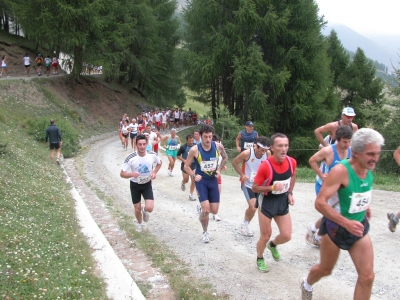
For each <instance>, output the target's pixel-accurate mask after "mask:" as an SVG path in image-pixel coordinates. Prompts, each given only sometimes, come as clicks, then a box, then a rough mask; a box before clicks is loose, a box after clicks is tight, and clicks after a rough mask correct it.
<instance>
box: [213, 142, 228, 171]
mask: <svg viewBox="0 0 400 300" xmlns="http://www.w3.org/2000/svg"><path fill="white" fill-rule="evenodd" d="M216 144H217V148H218V152H219V155H221V157H222V161H221V164H220V166H219V168H218V170H217V171H221V170H222V169H223V168H224V167H225V166H226V163H227V162H228V154H226V151H225V148H224V146H223V145H222V144H221V143H216Z"/></svg>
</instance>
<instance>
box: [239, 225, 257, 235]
mask: <svg viewBox="0 0 400 300" xmlns="http://www.w3.org/2000/svg"><path fill="white" fill-rule="evenodd" d="M240 234H241V235H244V236H253V235H254V234H253V233H252V232H251V231H250V230H249V226H248V225H247V224H246V225H245V224H242V225H240Z"/></svg>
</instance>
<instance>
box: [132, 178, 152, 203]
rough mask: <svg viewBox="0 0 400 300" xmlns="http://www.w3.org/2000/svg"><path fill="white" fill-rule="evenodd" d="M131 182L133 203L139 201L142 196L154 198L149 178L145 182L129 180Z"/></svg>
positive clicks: (148, 198) (145, 198)
mask: <svg viewBox="0 0 400 300" xmlns="http://www.w3.org/2000/svg"><path fill="white" fill-rule="evenodd" d="M130 183H131V186H130V188H131V198H132V202H133V204H138V203H140V200H141V199H142V196H143V198H144V200H154V196H153V187H152V186H151V180H150V181H149V182H147V183H145V184H138V183H136V182H133V181H131V180H130Z"/></svg>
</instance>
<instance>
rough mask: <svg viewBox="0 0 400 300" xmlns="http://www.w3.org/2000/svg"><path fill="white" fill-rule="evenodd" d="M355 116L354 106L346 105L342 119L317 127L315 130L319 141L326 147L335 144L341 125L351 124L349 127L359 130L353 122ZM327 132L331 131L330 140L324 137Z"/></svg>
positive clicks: (354, 130)
mask: <svg viewBox="0 0 400 300" xmlns="http://www.w3.org/2000/svg"><path fill="white" fill-rule="evenodd" d="M355 116H356V113H355V112H354V109H353V108H351V107H345V108H344V109H343V111H342V119H341V120H339V121H335V122H331V123H328V124H325V125H323V126H321V127H318V128H317V129H315V130H314V133H315V136H316V137H317V139H318V141H319V142H320V143H321V144H322V146H324V147H326V146H328V145H333V144H334V143H335V142H336V137H335V132H336V129H337V128H338V127H339V126H341V125H345V126H349V128H350V129H351V130H352V131H353V132H356V131H357V130H358V126H357V124H354V123H352V121H353V119H354V117H355ZM326 132H327V133H329V137H330V138H329V140H328V142H327V141H326V140H325V139H324V137H323V134H324V133H326Z"/></svg>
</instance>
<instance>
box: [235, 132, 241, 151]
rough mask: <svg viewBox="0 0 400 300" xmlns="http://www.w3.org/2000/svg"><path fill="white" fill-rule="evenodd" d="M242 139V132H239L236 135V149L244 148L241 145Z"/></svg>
mask: <svg viewBox="0 0 400 300" xmlns="http://www.w3.org/2000/svg"><path fill="white" fill-rule="evenodd" d="M241 139H242V134H241V133H240V132H239V133H238V135H237V137H236V150H237V151H238V152H240V151H241V150H242V148H241V147H240V140H241Z"/></svg>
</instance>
